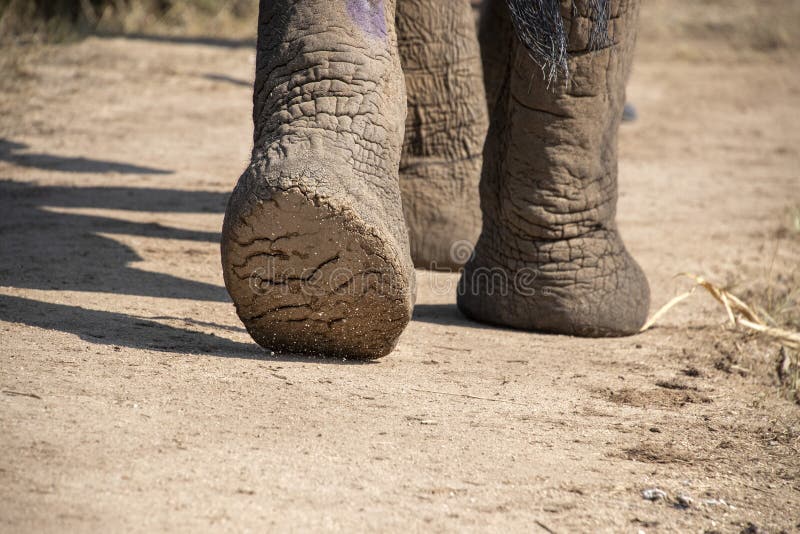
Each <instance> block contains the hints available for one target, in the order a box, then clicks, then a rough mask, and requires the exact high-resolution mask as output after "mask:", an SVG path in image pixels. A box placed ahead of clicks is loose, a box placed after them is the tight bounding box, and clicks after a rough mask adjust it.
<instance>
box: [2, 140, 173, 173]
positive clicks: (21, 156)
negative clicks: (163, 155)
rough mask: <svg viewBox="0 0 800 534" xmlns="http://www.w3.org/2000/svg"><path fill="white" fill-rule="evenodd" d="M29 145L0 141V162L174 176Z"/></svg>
mask: <svg viewBox="0 0 800 534" xmlns="http://www.w3.org/2000/svg"><path fill="white" fill-rule="evenodd" d="M27 149H28V145H26V144H23V143H15V142H14V141H9V140H8V139H0V161H8V162H9V163H13V164H14V165H18V166H20V167H32V168H35V169H44V170H51V171H61V172H81V173H118V174H172V171H168V170H165V169H157V168H155V167H143V166H140V165H131V164H130V163H118V162H116V161H105V160H99V159H89V158H70V157H64V156H54V155H51V154H42V153H37V152H27Z"/></svg>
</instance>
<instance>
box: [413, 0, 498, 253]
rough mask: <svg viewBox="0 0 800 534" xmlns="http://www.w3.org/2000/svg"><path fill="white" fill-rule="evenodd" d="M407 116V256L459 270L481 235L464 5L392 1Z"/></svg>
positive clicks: (480, 127) (465, 1) (470, 18)
mask: <svg viewBox="0 0 800 534" xmlns="http://www.w3.org/2000/svg"><path fill="white" fill-rule="evenodd" d="M397 37H398V46H399V49H400V58H401V61H402V63H403V71H404V73H405V78H406V92H407V94H408V117H407V118H406V134H405V144H404V147H403V157H402V159H401V164H400V186H401V189H402V192H403V210H404V212H405V218H406V223H407V224H408V229H409V238H410V241H411V255H412V258H413V259H414V263H415V264H416V265H417V266H418V267H423V268H449V269H453V268H460V267H461V266H462V265H463V264H464V262H465V261H466V260H467V258H468V256H469V251H470V250H471V248H472V245H473V244H474V243H475V240H476V239H477V237H478V233H479V232H480V225H481V214H480V205H479V202H478V181H479V179H480V170H481V153H482V151H483V141H484V138H485V136H486V129H487V128H488V117H487V111H486V104H485V97H484V91H483V81H482V77H481V62H480V61H481V60H480V51H479V47H478V39H477V35H476V32H475V18H474V15H473V13H472V8H471V6H470V2H469V0H397Z"/></svg>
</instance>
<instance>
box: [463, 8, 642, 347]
mask: <svg viewBox="0 0 800 534" xmlns="http://www.w3.org/2000/svg"><path fill="white" fill-rule="evenodd" d="M493 1H494V2H496V3H497V5H495V6H492V7H493V9H490V10H488V11H487V13H488V14H491V15H492V18H490V19H489V20H486V21H485V23H486V24H494V25H495V31H492V30H491V28H489V29H487V28H485V27H484V29H483V31H482V33H481V34H482V36H487V37H492V36H493V39H494V41H493V42H487V43H482V44H485V46H487V50H486V51H484V58H486V59H488V60H490V64H489V65H488V66H487V69H486V70H487V73H489V72H492V73H495V76H498V77H499V79H496V80H489V83H488V84H487V87H488V88H489V94H490V95H493V97H494V98H495V100H494V101H493V102H492V103H491V104H490V105H491V106H492V117H491V126H490V131H489V135H488V139H487V143H486V148H485V152H484V170H483V175H482V179H481V207H482V210H483V230H482V233H481V236H480V239H479V240H478V244H477V247H476V250H475V256H474V257H473V259H472V260H471V261H470V262H469V263H468V265H467V267H466V269H465V272H464V274H463V276H462V283H461V286H460V288H459V297H458V303H459V306H460V308H461V310H463V311H464V313H466V314H467V315H468V316H470V317H473V318H475V319H478V320H481V321H487V322H491V323H496V324H502V325H508V326H513V327H518V328H524V329H532V330H541V331H548V332H555V333H564V334H574V335H586V336H613V335H625V334H632V333H635V332H636V331H638V329H639V327H640V326H641V325H642V323H643V322H644V320H645V318H646V314H647V311H648V304H649V288H648V284H647V280H646V278H645V276H644V274H643V273H642V270H641V269H640V268H639V266H638V265H637V264H636V262H635V261H634V260H633V258H632V257H631V256H630V255H629V254H628V252H627V251H626V250H625V246H624V245H623V243H622V239H621V238H620V236H619V233H618V232H617V227H616V224H615V221H614V218H615V212H616V203H617V129H618V127H619V122H620V119H621V116H622V107H623V105H624V102H625V82H626V79H627V76H628V72H629V69H630V65H631V59H632V53H633V45H634V40H635V23H636V18H637V11H638V0H610V1H609V2H608V4H609V5H608V7H609V8H610V14H609V16H610V19H609V36H610V41H609V42H605V43H603V44H602V46H601V48H600V49H599V50H592V48H593V47H592V46H591V44H590V43H592V42H593V44H595V45H597V44H598V42H599V41H598V35H597V32H595V31H593V30H592V29H593V28H595V27H596V25H597V21H596V20H593V19H595V18H597V17H599V16H602V13H598V12H597V11H596V10H595V8H596V7H597V6H598V5H606V2H605V1H600V2H598V1H597V0H574V1H573V0H562V1H561V2H560V5H558V3H557V1H556V4H555V6H554V7H555V8H556V12H558V11H559V10H560V15H561V18H562V20H563V31H564V35H565V36H566V45H567V51H568V55H567V58H568V67H569V79H568V82H566V83H565V82H564V78H563V77H562V78H561V79H560V80H558V81H555V82H553V84H552V85H551V86H550V87H548V84H547V82H546V81H545V80H544V78H543V76H542V72H543V69H542V68H541V66H540V63H541V61H539V63H537V61H534V60H533V59H532V58H536V57H537V56H536V54H531V52H530V50H529V49H528V48H526V47H525V46H524V45H523V44H522V43H521V41H520V39H519V38H517V37H516V36H514V35H511V36H509V35H508V34H509V32H511V31H513V30H512V28H513V25H512V24H511V18H510V13H509V11H508V10H507V9H506V8H505V7H503V6H500V5H499V4H500V3H503V4H505V2H504V0H493ZM523 1H524V0H519V2H517V3H518V4H520V5H522V4H521V3H522V2H523ZM539 4H542V3H541V2H540V3H539ZM515 22H516V23H517V28H519V27H520V22H523V23H524V22H525V21H519V20H517V21H515ZM503 32H505V34H504V33H503ZM498 43H499V46H503V43H508V44H507V45H505V46H506V49H505V50H503V49H502V48H500V49H497V48H496V47H495V48H492V45H493V44H494V45H496V46H498ZM537 59H541V58H537ZM554 65H555V67H556V68H558V67H559V65H558V63H557V62H556V63H554ZM562 67H563V65H562Z"/></svg>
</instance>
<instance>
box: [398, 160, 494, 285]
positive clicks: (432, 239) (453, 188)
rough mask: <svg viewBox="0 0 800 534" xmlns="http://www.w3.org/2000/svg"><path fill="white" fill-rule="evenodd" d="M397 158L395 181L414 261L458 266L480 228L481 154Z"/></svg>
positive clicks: (441, 266)
mask: <svg viewBox="0 0 800 534" xmlns="http://www.w3.org/2000/svg"><path fill="white" fill-rule="evenodd" d="M403 162H404V165H403V166H401V168H400V174H401V181H400V186H401V189H402V193H403V212H404V214H405V220H406V225H407V227H408V233H409V241H410V244H411V257H412V258H413V260H414V265H415V266H417V267H419V268H420V269H430V270H434V271H438V270H450V271H453V270H459V269H461V267H463V265H464V263H466V261H467V260H468V259H469V254H470V252H471V251H472V248H473V247H474V245H475V241H476V240H477V239H478V235H479V234H480V231H481V212H480V205H479V200H478V199H479V193H478V181H479V179H480V171H481V158H480V157H478V158H475V159H469V160H462V161H441V160H439V161H436V160H434V159H433V158H428V159H422V161H414V162H413V163H411V162H410V161H409V159H408V158H404V160H403Z"/></svg>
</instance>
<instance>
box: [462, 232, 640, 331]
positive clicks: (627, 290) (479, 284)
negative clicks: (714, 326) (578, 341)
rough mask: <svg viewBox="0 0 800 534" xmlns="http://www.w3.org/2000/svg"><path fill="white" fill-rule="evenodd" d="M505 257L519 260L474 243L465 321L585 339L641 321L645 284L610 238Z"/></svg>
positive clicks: (588, 237) (465, 279)
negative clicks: (470, 320)
mask: <svg viewBox="0 0 800 534" xmlns="http://www.w3.org/2000/svg"><path fill="white" fill-rule="evenodd" d="M482 240H483V236H482ZM506 250H515V252H516V251H520V250H524V251H525V253H524V254H522V255H521V256H519V257H517V256H514V257H509V256H508V254H507V253H505V254H504V253H503V251H502V249H500V250H491V249H490V248H489V246H487V243H486V242H484V241H479V243H478V247H477V248H476V251H475V255H474V257H473V258H472V259H471V260H470V262H469V263H468V264H467V266H466V268H465V270H464V273H463V274H462V277H461V281H460V283H459V290H458V307H459V308H460V309H461V311H462V312H463V313H464V314H465V315H466V316H468V317H470V318H471V319H474V320H476V321H481V322H486V323H491V324H496V325H501V326H509V327H512V328H520V329H524V330H534V331H540V332H548V333H554V334H566V335H575V336H585V337H611V336H625V335H631V334H635V333H637V332H638V331H639V329H640V328H641V326H642V325H643V324H644V322H645V320H646V319H647V313H648V308H649V302H650V288H649V285H648V283H647V279H646V277H645V275H644V273H643V272H642V269H641V268H640V267H639V265H638V264H637V263H636V261H634V259H633V258H632V257H631V256H630V254H628V252H627V251H626V250H625V246H624V245H623V243H622V240H621V239H620V237H619V234H617V232H616V231H613V230H597V231H593V232H590V233H588V234H585V235H582V236H580V237H575V238H572V239H565V240H556V241H551V240H540V241H533V242H530V243H527V244H525V245H524V246H522V247H519V246H517V247H515V248H514V249H506Z"/></svg>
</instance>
